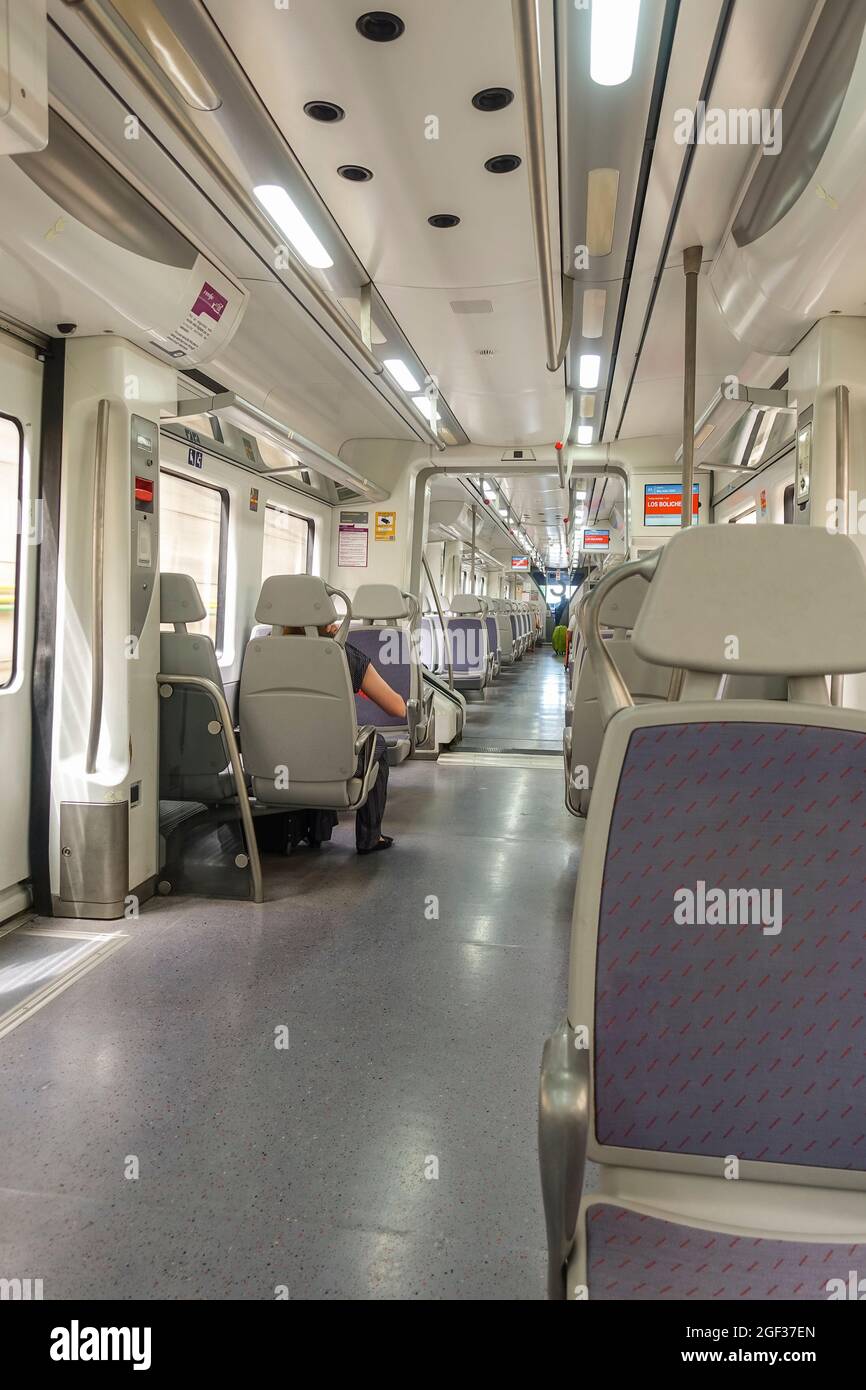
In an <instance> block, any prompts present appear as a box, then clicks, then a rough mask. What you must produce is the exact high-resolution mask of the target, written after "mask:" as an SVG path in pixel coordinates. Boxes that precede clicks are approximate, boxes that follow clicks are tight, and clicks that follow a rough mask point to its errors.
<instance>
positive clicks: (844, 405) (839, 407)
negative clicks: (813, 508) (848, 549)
mask: <svg viewBox="0 0 866 1390" xmlns="http://www.w3.org/2000/svg"><path fill="white" fill-rule="evenodd" d="M848 449H849V392H848V387H847V386H837V387H836V505H837V507H839V512H838V513H837V515H838V517H839V523H840V525H839V529H840V531H841V532H842V535H843V536H847V534H848V478H849V452H848ZM844 682H845V677H844V676H843V675H841V674H840V675H835V676H831V677H830V704H831V705H841V704H842V699H843V686H844Z"/></svg>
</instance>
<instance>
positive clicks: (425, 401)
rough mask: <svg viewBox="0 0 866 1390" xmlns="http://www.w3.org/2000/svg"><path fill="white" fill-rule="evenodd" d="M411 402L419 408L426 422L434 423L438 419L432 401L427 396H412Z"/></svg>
mask: <svg viewBox="0 0 866 1390" xmlns="http://www.w3.org/2000/svg"><path fill="white" fill-rule="evenodd" d="M412 404H413V405H414V406H415V407H416V408H417V409H418V410H420V412H421V414H422V415H423V416H424V419H425V420H426V421H427V423H428V424H430V425H434V424H435V423H436V422H437V420H438V419H439V416H438V414H437V413H436V411H435V410H434V408H433V402H432V401H431V400H430V399H429V397H428V396H413V397H412Z"/></svg>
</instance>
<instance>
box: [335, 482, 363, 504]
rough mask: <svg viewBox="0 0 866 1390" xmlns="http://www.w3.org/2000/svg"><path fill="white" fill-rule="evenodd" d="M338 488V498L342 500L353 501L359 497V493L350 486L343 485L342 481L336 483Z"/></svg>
mask: <svg viewBox="0 0 866 1390" xmlns="http://www.w3.org/2000/svg"><path fill="white" fill-rule="evenodd" d="M335 486H336V489H337V500H338V501H340V502H352V501H354V500H355V499H356V498H357V497H358V495H359V494H358V493H357V492H355V491H354V490H353V489H352V488H350V487H343V485H342V484H341V483H336V484H335Z"/></svg>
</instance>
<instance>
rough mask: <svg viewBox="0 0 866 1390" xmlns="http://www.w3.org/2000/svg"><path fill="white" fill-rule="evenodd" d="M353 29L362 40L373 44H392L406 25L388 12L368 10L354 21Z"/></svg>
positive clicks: (398, 17)
mask: <svg viewBox="0 0 866 1390" xmlns="http://www.w3.org/2000/svg"><path fill="white" fill-rule="evenodd" d="M355 28H356V29H357V31H358V33H359V34H360V35H361V37H362V38H365V39H370V40H371V41H372V42H373V43H393V42H394V40H395V39H399V38H400V35H401V34H403V33H404V32H405V29H406V25H405V24H404V23H403V21H402V19H401V18H400V16H399V15H396V14H391V13H390V11H389V10H368V12H367V14H362V15H361V18H360V19H358V20H356V22H355Z"/></svg>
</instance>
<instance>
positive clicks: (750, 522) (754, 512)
mask: <svg viewBox="0 0 866 1390" xmlns="http://www.w3.org/2000/svg"><path fill="white" fill-rule="evenodd" d="M728 521H729V522H730V524H731V525H736V526H756V525H757V523H758V509H757V507H756V506H754V505H753V506H751V507H748V508H747V509H746V510H745V511H744V512H738V513H737V515H736V516H729V517H728Z"/></svg>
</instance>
